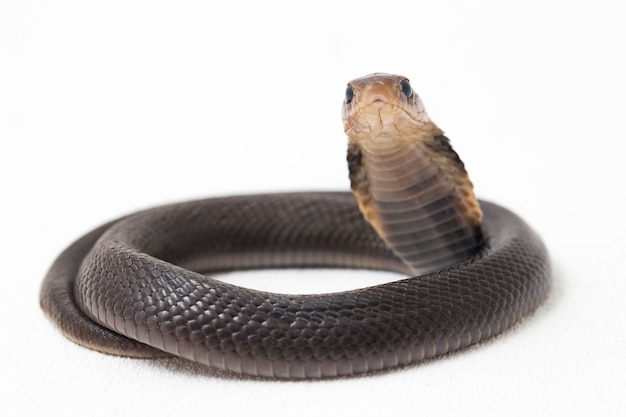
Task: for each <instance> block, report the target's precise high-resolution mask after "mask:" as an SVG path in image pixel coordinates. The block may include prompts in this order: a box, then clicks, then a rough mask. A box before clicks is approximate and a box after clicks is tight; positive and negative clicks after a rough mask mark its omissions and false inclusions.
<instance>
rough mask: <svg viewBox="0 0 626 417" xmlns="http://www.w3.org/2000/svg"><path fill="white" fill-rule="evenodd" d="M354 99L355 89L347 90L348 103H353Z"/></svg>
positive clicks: (349, 87) (349, 88)
mask: <svg viewBox="0 0 626 417" xmlns="http://www.w3.org/2000/svg"><path fill="white" fill-rule="evenodd" d="M353 98H354V89H353V88H352V87H351V86H348V88H346V103H351V102H352V99H353Z"/></svg>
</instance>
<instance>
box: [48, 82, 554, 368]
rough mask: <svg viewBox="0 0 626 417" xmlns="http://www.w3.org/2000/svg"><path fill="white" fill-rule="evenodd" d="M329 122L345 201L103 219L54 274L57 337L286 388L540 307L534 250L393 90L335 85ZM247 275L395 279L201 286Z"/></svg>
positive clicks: (293, 198)
mask: <svg viewBox="0 0 626 417" xmlns="http://www.w3.org/2000/svg"><path fill="white" fill-rule="evenodd" d="M343 119H344V127H345V132H346V134H347V136H348V139H349V141H348V142H349V143H348V166H349V172H350V182H351V188H352V195H351V193H349V192H320V193H308V192H307V193H287V194H264V195H249V196H234V197H226V198H212V199H205V200H200V201H192V202H186V203H180V204H172V205H167V206H163V207H158V208H154V209H150V210H146V211H141V212H138V213H135V214H132V215H129V216H126V217H124V218H121V219H119V220H116V221H113V222H110V223H108V224H106V225H104V226H101V227H99V228H97V229H95V230H94V231H92V232H90V233H88V234H87V235H85V236H83V237H82V238H80V239H79V240H78V241H76V242H75V243H73V244H72V245H71V246H70V247H68V248H67V249H66V250H65V251H64V252H63V253H62V254H61V255H60V256H59V257H58V258H57V259H56V261H55V262H54V263H53V265H52V266H51V268H50V270H49V272H48V274H47V276H46V277H45V279H44V282H43V285H42V288H41V294H40V302H41V306H42V308H43V310H44V312H45V313H46V315H47V316H48V317H49V318H50V320H52V322H54V323H55V324H56V325H57V326H58V327H59V329H60V330H61V332H62V333H63V334H64V335H65V336H67V337H68V338H69V339H71V340H73V341H74V342H77V343H79V344H81V345H83V346H86V347H88V348H91V349H95V350H98V351H101V352H105V353H109V354H114V355H123V356H130V357H141V358H156V357H163V356H169V355H177V356H180V357H183V358H186V359H190V360H192V361H196V362H200V363H202V364H205V365H208V366H210V367H214V368H218V369H221V370H226V371H231V372H235V373H240V374H245V375H251V376H262V377H272V378H291V379H296V378H324V377H336V376H342V375H355V374H360V373H366V372H372V371H376V370H381V369H387V368H393V367H398V366H401V365H405V364H410V363H415V362H418V361H422V360H424V359H427V358H432V357H435V356H438V355H444V354H446V353H448V352H452V351H455V350H458V349H462V348H464V347H467V346H469V345H472V344H475V343H477V342H480V341H482V340H485V339H486V338H489V337H491V336H494V335H496V334H498V333H501V332H502V331H504V330H505V329H507V328H509V327H511V326H512V325H513V324H514V323H516V322H518V321H519V320H520V319H521V318H522V317H524V316H525V315H527V314H529V313H530V312H531V311H533V310H534V309H535V308H536V307H537V306H538V305H539V304H540V303H541V301H542V300H543V299H544V298H545V296H546V294H547V292H548V290H549V286H550V266H549V260H548V255H547V252H546V249H545V247H544V245H543V243H542V241H541V239H540V238H539V237H538V235H537V234H536V233H535V232H534V231H533V230H532V229H531V228H530V227H529V226H528V225H527V224H526V223H525V222H524V221H523V220H521V219H520V218H519V217H518V216H516V215H515V214H513V213H512V212H510V211H508V210H507V209H505V208H502V207H500V206H498V205H495V204H492V203H489V202H485V201H480V202H479V201H478V200H477V199H476V198H475V196H474V191H473V186H472V183H471V182H470V180H469V178H468V175H467V172H466V170H465V167H464V164H463V162H461V160H460V159H459V157H458V155H457V153H456V152H455V151H454V150H453V149H452V147H451V145H450V141H449V140H448V138H447V137H446V136H445V135H444V134H443V132H442V131H441V130H440V129H439V128H438V127H437V126H436V125H435V124H434V123H433V122H432V121H431V120H430V118H429V117H428V115H427V114H426V111H425V110H424V106H423V104H422V101H421V100H420V98H419V96H418V95H417V93H416V92H415V91H413V88H412V87H411V84H410V82H409V80H408V79H407V78H406V77H402V76H397V75H390V74H382V73H376V74H371V75H368V76H365V77H362V78H358V79H356V80H353V81H351V82H350V83H349V84H348V86H347V89H346V91H345V98H344V104H343ZM354 197H356V198H354ZM259 268H358V269H365V268H367V269H377V270H388V271H395V272H397V273H399V274H403V276H402V277H400V276H399V277H398V278H399V279H398V280H397V281H395V282H389V283H385V284H382V285H376V286H372V287H368V288H360V289H355V290H351V291H343V292H334V293H327V294H314V295H310V294H309V295H295V294H278V293H272V292H266V291H257V290H253V289H248V288H243V287H240V286H236V285H232V284H228V283H225V282H223V281H220V280H217V279H214V278H210V277H209V275H210V274H215V273H217V272H220V271H231V270H243V269H259Z"/></svg>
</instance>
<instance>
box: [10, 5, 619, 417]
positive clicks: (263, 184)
mask: <svg viewBox="0 0 626 417" xmlns="http://www.w3.org/2000/svg"><path fill="white" fill-rule="evenodd" d="M335 3H337V4H335ZM339 3H341V4H339ZM613 3H615V4H617V2H613ZM613 3H611V2H605V1H595V2H593V3H588V5H585V4H587V3H585V4H582V2H571V1H569V2H565V1H563V2H558V1H551V2H550V1H527V2H523V3H518V4H517V5H511V4H510V3H507V2H496V1H492V2H490V1H473V2H462V1H458V2H451V1H437V2H429V3H426V2H422V1H413V2H406V3H403V2H396V1H385V2H382V1H381V2H370V1H363V0H361V1H358V2H357V1H346V2H333V3H332V4H330V3H329V4H326V3H324V2H316V3H313V4H311V5H306V4H304V3H302V2H287V1H285V2H275V1H262V2H252V1H250V2H242V3H236V2H231V3H229V4H231V5H230V6H226V5H225V4H226V3H225V2H224V5H213V3H210V2H200V1H198V2H171V3H166V2H154V1H150V2H147V1H146V2H141V1H110V2H100V3H96V2H81V1H67V0H61V1H57V2H45V1H28V2H24V1H13V0H9V1H4V2H2V3H0V138H1V139H0V147H1V150H0V155H1V163H0V182H1V185H2V190H3V195H4V197H3V198H2V204H1V205H0V210H1V212H2V215H1V216H0V230H1V238H0V253H1V256H2V258H1V262H2V283H3V287H2V302H0V314H1V315H0V317H2V320H1V323H2V325H1V326H2V327H1V328H2V331H1V332H0V335H1V339H0V341H1V343H0V369H1V370H2V371H1V374H2V378H0V381H1V382H0V384H1V385H2V386H1V387H0V413H1V414H2V415H34V414H35V413H37V414H43V413H46V414H51V413H56V412H57V411H63V412H66V413H67V414H68V415H90V416H92V417H95V416H100V415H108V416H110V415H112V413H115V414H116V415H129V414H131V413H132V414H136V413H137V412H141V413H142V414H144V415H150V414H151V413H154V412H159V415H171V414H172V413H174V412H180V411H183V412H185V413H188V414H192V413H205V414H211V415H225V414H226V413H229V414H228V415H251V414H254V415H270V414H271V415H277V414H278V415H282V414H289V415H303V416H306V415H320V414H319V413H320V412H325V414H324V415H354V416H358V415H390V416H391V415H420V416H421V415H524V416H529V415H604V416H608V415H616V416H617V415H625V414H626V399H624V395H623V393H624V387H626V376H625V375H626V307H624V296H625V295H626V279H625V278H626V276H625V275H626V274H625V273H624V271H623V269H622V268H623V267H622V263H623V261H624V259H625V258H626V251H625V249H624V246H625V245H624V241H623V238H622V237H621V236H623V235H624V233H626V227H625V222H624V217H623V216H624V207H625V197H624V169H623V154H624V147H623V145H622V144H623V143H624V140H626V129H625V128H624V126H623V123H624V110H626V109H625V105H624V97H625V96H626V84H625V82H624V76H623V74H625V73H626V65H625V63H624V53H623V41H624V39H626V30H625V29H624V26H623V22H622V21H621V20H622V19H621V17H620V15H621V12H620V10H621V9H620V8H618V7H617V6H616V5H615V7H614V6H613ZM215 4H217V3H215ZM374 71H386V72H397V73H402V74H404V75H407V76H408V77H410V78H411V80H412V84H413V86H414V87H415V89H416V90H417V91H418V92H419V94H420V95H421V97H422V99H423V100H424V102H425V104H426V107H427V109H428V111H429V113H430V115H431V117H432V118H433V119H434V120H435V121H436V122H437V123H438V124H439V125H440V126H441V127H442V128H443V129H444V130H445V131H446V133H447V134H448V135H449V137H450V138H451V139H452V141H453V144H454V146H455V148H456V149H457V151H458V152H459V153H460V154H461V156H462V157H463V159H464V161H465V163H466V165H467V167H468V170H469V171H470V175H471V177H472V179H473V181H474V183H475V185H476V191H477V193H478V194H479V195H480V196H481V197H483V198H486V199H490V200H493V201H496V202H499V203H500V204H503V205H506V206H508V207H510V208H512V209H513V210H515V211H516V212H518V213H519V214H521V215H522V216H523V217H524V218H525V219H527V221H528V222H530V223H531V224H532V225H533V226H534V227H535V228H536V229H537V230H538V231H539V232H540V233H541V235H542V236H543V237H544V238H545V240H546V243H547V244H548V246H549V248H550V251H551V254H552V258H553V263H554V289H553V291H552V293H551V296H550V298H549V299H548V300H547V302H546V303H545V305H544V306H542V307H541V308H540V310H539V311H537V312H536V314H534V315H533V316H532V317H531V318H530V319H528V320H526V321H525V322H524V323H523V324H522V325H520V326H518V327H517V328H515V329H514V330H512V331H510V332H507V333H506V334H505V335H503V336H501V337H498V338H496V339H495V340H493V341H491V342H488V343H485V344H484V345H481V346H479V347H476V348H473V349H470V350H468V351H465V352H462V353H461V354H456V355H452V356H450V357H446V358H443V359H441V360H436V361H431V362H428V363H426V364H423V365H420V366H415V367H411V368H409V369H404V370H400V371H396V372H390V373H385V374H379V375H375V376H371V377H364V378H352V379H341V380H334V381H322V382H298V383H285V382H266V381H262V382H260V381H251V380H238V379H233V378H223V377H220V376H216V375H213V374H212V373H211V372H209V371H206V370H205V369H203V368H201V367H196V366H192V365H189V364H186V363H183V362H181V361H161V362H150V361H141V360H130V359H122V358H117V357H109V356H105V355H102V354H99V353H96V352H92V351H89V350H86V349H83V348H80V347H78V346H76V345H74V344H73V343H71V342H69V341H67V340H65V339H64V338H63V337H62V336H61V335H60V334H59V333H58V332H57V331H56V329H55V328H54V327H53V326H52V325H51V324H50V323H49V322H48V321H47V320H46V319H45V317H44V316H43V314H42V313H41V311H40V309H39V307H38V291H39V285H40V283H41V280H42V278H43V275H44V274H45V272H46V270H47V268H48V266H49V265H50V263H51V262H52V261H53V259H54V257H55V256H56V255H57V254H58V253H59V252H60V251H61V250H62V249H63V248H64V247H65V246H66V245H68V244H69V243H70V242H71V241H72V240H73V239H75V238H76V237H78V236H79V235H80V234H81V233H83V232H85V231H87V230H89V229H90V228H92V227H94V226H96V225H97V224H99V223H101V222H104V221H105V220H108V219H110V218H114V217H116V216H119V215H122V214H125V213H128V212H132V211H135V210H137V209H140V208H144V207H149V206H154V205H157V204H161V203H164V202H174V201H182V200H187V199H191V198H197V197H203V196H216V195H226V194H241V193H247V192H273V191H284V190H301V189H304V190H326V189H331V190H345V189H347V188H348V180H347V167H346V164H345V146H346V140H345V138H344V135H343V132H342V129H341V123H340V119H339V113H340V107H341V100H342V95H343V91H344V88H345V84H346V82H347V81H348V80H350V79H352V78H355V77H358V76H361V75H364V74H366V73H370V72H374ZM294 274H295V275H297V276H296V277H294V276H293V275H289V276H285V275H284V274H283V275H281V276H280V277H278V278H277V279H276V281H270V279H271V278H272V276H273V275H267V274H265V275H262V276H256V275H255V276H252V277H250V276H246V277H232V278H229V279H239V280H242V281H239V282H241V283H245V285H252V284H250V281H243V280H245V279H252V280H261V281H263V285H266V286H274V287H273V288H276V289H278V290H284V291H318V290H319V291H321V290H332V289H334V288H336V287H333V286H332V285H333V284H335V283H337V282H339V281H341V280H344V279H347V281H345V282H343V283H342V285H348V286H349V287H350V286H358V285H360V281H359V279H358V275H357V276H350V277H346V275H345V273H336V274H333V273H329V275H328V277H327V279H326V280H325V281H317V280H316V279H315V277H317V276H318V275H317V274H315V275H311V274H298V273H294ZM296 279H298V280H299V281H295V280H296ZM383 279H385V278H384V277H383ZM294 282H298V283H302V287H292V286H290V285H293V283H294ZM253 283H254V282H253ZM368 283H369V281H368V282H367V283H365V284H368ZM299 288H301V289H299ZM346 413H349V414H346ZM402 413H405V414H402ZM406 413H411V414H406Z"/></svg>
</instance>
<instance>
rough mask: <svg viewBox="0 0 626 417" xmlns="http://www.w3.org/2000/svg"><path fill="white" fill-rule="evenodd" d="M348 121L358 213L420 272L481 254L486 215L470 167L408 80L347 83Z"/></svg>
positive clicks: (371, 78) (378, 77) (384, 77)
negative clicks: (471, 179)
mask: <svg viewBox="0 0 626 417" xmlns="http://www.w3.org/2000/svg"><path fill="white" fill-rule="evenodd" d="M343 120H344V129H345V132H346V134H347V135H348V138H349V144H348V166H349V169H350V179H351V187H352V191H353V193H354V195H355V197H356V199H357V201H358V203H359V207H360V208H361V211H362V212H363V213H364V215H365V218H366V219H367V220H368V221H369V223H370V224H371V225H372V227H374V229H375V230H376V231H377V233H378V234H379V235H381V237H383V239H384V240H385V241H386V242H387V243H388V244H389V245H390V247H391V248H392V250H393V251H394V252H395V254H396V255H398V256H399V257H400V258H402V259H403V260H404V261H405V262H406V263H407V264H409V265H411V266H412V268H413V271H414V272H416V273H424V272H430V271H434V270H437V269H439V268H442V267H443V266H445V265H451V264H454V263H457V262H461V261H463V260H464V259H466V258H467V257H468V256H471V255H472V254H474V253H476V252H477V251H478V250H479V249H480V246H481V245H482V243H483V238H482V231H481V226H480V223H481V219H482V212H481V209H480V206H479V204H478V201H477V200H476V197H475V196H474V191H473V185H472V182H471V181H470V179H469V177H468V175H467V171H466V170H465V165H464V164H463V162H462V161H461V159H460V158H459V156H458V155H457V153H456V152H455V151H454V150H453V149H452V146H451V145H450V141H449V139H448V138H447V137H446V136H444V134H443V131H442V130H441V129H439V128H438V127H437V125H435V123H433V122H432V121H431V120H430V118H429V117H428V115H427V113H426V110H425V109H424V104H423V103H422V101H421V99H420V98H419V96H418V94H417V93H416V92H415V91H414V90H413V88H412V87H411V84H410V82H409V80H408V79H407V78H406V77H403V76H399V75H391V74H381V73H376V74H372V75H368V76H365V77H361V78H357V79H356V80H353V81H351V82H350V83H348V86H347V88H346V93H345V99H344V107H343Z"/></svg>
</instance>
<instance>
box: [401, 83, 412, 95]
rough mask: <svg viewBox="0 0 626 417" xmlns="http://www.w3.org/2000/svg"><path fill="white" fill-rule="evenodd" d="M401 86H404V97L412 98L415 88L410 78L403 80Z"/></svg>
mask: <svg viewBox="0 0 626 417" xmlns="http://www.w3.org/2000/svg"><path fill="white" fill-rule="evenodd" d="M400 88H402V94H404V97H406V98H411V97H412V96H413V89H412V88H411V83H409V80H402V82H401V83H400Z"/></svg>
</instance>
